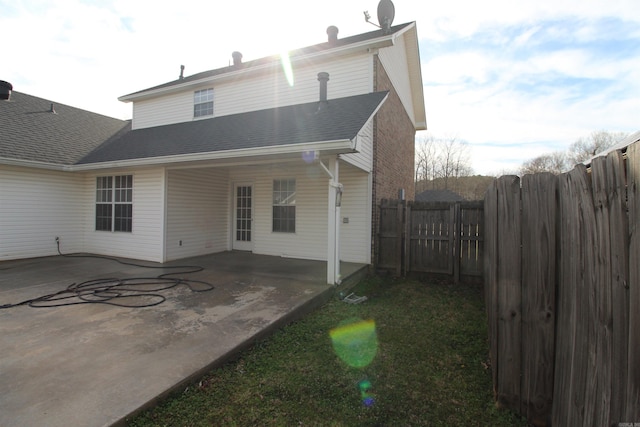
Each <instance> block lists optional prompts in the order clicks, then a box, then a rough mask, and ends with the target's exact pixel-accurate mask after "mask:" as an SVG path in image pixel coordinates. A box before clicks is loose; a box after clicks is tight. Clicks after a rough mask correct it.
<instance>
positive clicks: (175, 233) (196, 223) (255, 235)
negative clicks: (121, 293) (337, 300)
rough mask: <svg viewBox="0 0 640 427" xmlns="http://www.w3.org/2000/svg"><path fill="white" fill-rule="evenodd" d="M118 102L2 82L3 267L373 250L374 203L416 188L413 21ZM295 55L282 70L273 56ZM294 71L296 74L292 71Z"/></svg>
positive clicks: (333, 264) (335, 263)
mask: <svg viewBox="0 0 640 427" xmlns="http://www.w3.org/2000/svg"><path fill="white" fill-rule="evenodd" d="M327 34H328V38H327V40H326V41H324V42H322V43H319V44H316V45H313V46H310V47H306V48H302V49H298V50H295V51H291V52H289V57H288V58H287V59H288V60H286V61H283V60H282V58H281V57H279V56H274V57H267V58H262V59H257V60H253V61H247V62H243V61H242V55H241V54H239V53H237V52H234V54H233V57H234V62H233V64H232V65H229V66H227V67H223V68H218V69H214V70H210V71H205V72H202V73H198V74H194V75H190V76H184V75H183V74H182V73H181V75H180V77H179V78H178V79H176V80H174V81H171V82H168V83H165V84H162V85H159V86H154V87H150V88H148V89H144V90H141V91H138V92H135V93H131V94H128V95H124V96H121V97H120V98H119V99H120V100H121V101H123V102H131V103H132V104H133V107H132V109H133V114H132V120H131V121H130V122H129V121H121V120H116V119H112V118H109V117H105V116H100V115H98V114H94V113H90V112H87V111H82V110H79V109H76V108H73V107H69V106H66V105H62V104H56V103H54V102H52V101H48V100H44V99H40V98H37V97H34V96H31V95H27V94H24V93H21V92H19V91H13V88H12V87H11V85H10V84H9V83H6V82H3V84H2V85H1V86H0V91H1V92H2V93H3V94H4V97H5V98H6V99H4V100H0V129H1V130H0V183H1V186H0V235H1V237H0V260H9V259H19V258H30V257H40V256H49V255H55V254H57V247H56V242H57V241H58V239H59V242H60V244H61V246H62V248H63V251H64V252H89V253H95V254H102V255H110V256H120V257H127V258H133V259H140V260H148V261H155V262H160V263H162V262H167V261H170V260H176V259H181V258H186V257H192V256H198V255H206V254H211V253H216V252H221V251H229V250H241V251H253V252H254V253H258V254H267V255H275V256H282V257H294V258H305V259H315V260H326V261H327V282H328V283H332V284H333V283H339V281H340V270H339V266H340V261H347V262H356V263H363V264H371V263H372V262H373V260H374V259H375V258H374V257H375V250H376V248H375V238H374V236H375V230H376V227H377V225H376V221H377V209H376V206H377V204H378V202H379V200H381V199H383V198H393V197H395V195H396V194H398V191H399V190H400V189H404V190H406V193H407V194H413V193H414V187H413V185H414V184H413V164H414V135H415V132H416V130H422V129H425V128H426V118H425V107H424V96H423V90H422V78H421V69H420V57H419V51H418V37H417V28H416V24H415V22H409V23H405V24H401V25H395V26H391V25H387V26H385V27H383V28H381V29H379V30H375V31H371V32H367V33H364V34H359V35H356V36H351V37H345V38H338V36H337V34H338V30H337V28H335V27H329V30H328V31H327ZM286 63H289V64H290V68H288V67H283V65H282V64H286ZM292 77H293V82H292V81H291V78H292Z"/></svg>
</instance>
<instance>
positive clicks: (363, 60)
mask: <svg viewBox="0 0 640 427" xmlns="http://www.w3.org/2000/svg"><path fill="white" fill-rule="evenodd" d="M371 64H372V62H371V55H370V54H363V55H356V56H348V57H341V58H337V59H334V60H333V61H325V62H322V63H318V64H315V63H314V64H308V65H306V64H302V63H295V62H294V63H293V76H294V84H293V86H290V85H289V83H288V82H287V79H286V78H285V76H284V72H283V71H282V67H281V66H280V65H279V64H278V65H276V66H274V67H273V68H272V69H271V70H269V71H266V72H264V73H261V74H260V75H257V76H251V77H243V78H239V79H237V80H233V81H227V82H222V81H221V82H217V83H216V84H215V116H216V117H220V116H225V115H229V114H237V113H243V112H247V111H256V110H262V109H267V108H274V107H280V106H286V105H294V104H300V103H305V102H314V101H318V99H319V92H320V89H319V87H320V86H319V82H318V73H319V72H321V71H325V72H327V73H329V83H328V90H327V92H328V98H329V100H331V99H332V98H341V97H345V96H352V95H359V94H365V93H369V92H371V90H372V73H373V70H372V65H371ZM209 86H211V84H209ZM206 87H207V85H206V84H203V86H202V87H201V88H196V89H195V90H197V89H206ZM193 91H194V88H190V89H185V90H184V91H183V92H180V93H177V94H172V95H165V96H162V97H158V98H154V99H148V100H144V101H136V102H134V105H133V124H132V126H133V129H141V128H146V127H152V126H160V125H166V124H172V123H179V122H187V121H192V120H193V93H194V92H193Z"/></svg>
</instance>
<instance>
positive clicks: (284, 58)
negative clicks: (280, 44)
mask: <svg viewBox="0 0 640 427" xmlns="http://www.w3.org/2000/svg"><path fill="white" fill-rule="evenodd" d="M280 62H282V71H284V76H285V77H286V78H287V82H288V83H289V86H291V87H293V67H291V59H290V58H289V52H282V53H281V54H280Z"/></svg>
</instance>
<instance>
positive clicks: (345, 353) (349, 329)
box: [329, 320, 378, 368]
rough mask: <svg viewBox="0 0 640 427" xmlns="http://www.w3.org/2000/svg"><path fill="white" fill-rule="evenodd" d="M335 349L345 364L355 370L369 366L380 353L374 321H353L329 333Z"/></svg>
mask: <svg viewBox="0 0 640 427" xmlns="http://www.w3.org/2000/svg"><path fill="white" fill-rule="evenodd" d="M329 336H330V337H331V342H332V344H333V349H334V350H335V352H336V354H337V355H338V357H340V359H342V361H343V362H345V363H346V364H347V365H349V366H351V367H354V368H364V367H365V366H367V365H369V364H370V363H371V361H372V360H373V358H374V357H375V356H376V353H377V352H378V337H377V335H376V324H375V322H374V321H373V320H358V321H352V322H349V323H346V324H343V325H341V326H338V327H337V328H334V329H332V330H331V331H329Z"/></svg>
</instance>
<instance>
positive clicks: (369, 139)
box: [340, 119, 373, 172]
mask: <svg viewBox="0 0 640 427" xmlns="http://www.w3.org/2000/svg"><path fill="white" fill-rule="evenodd" d="M356 150H357V151H358V152H357V153H353V154H341V155H340V159H341V160H344V161H345V162H347V163H349V164H351V165H353V166H356V167H358V168H360V169H362V170H363V171H365V172H371V171H372V170H373V119H371V120H370V121H369V122H368V123H367V124H366V125H365V126H364V127H363V128H362V130H361V131H360V133H359V134H358V136H357V139H356Z"/></svg>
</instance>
